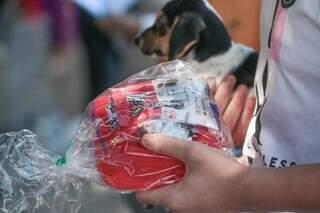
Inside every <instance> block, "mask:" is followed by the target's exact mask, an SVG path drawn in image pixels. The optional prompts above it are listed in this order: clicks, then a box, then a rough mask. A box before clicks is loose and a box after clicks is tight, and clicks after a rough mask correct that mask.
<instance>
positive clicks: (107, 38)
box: [0, 0, 260, 213]
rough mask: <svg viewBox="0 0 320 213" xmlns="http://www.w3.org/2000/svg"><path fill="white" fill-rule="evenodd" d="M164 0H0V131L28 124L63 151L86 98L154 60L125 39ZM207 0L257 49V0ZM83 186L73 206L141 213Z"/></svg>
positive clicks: (127, 199) (126, 199)
mask: <svg viewBox="0 0 320 213" xmlns="http://www.w3.org/2000/svg"><path fill="white" fill-rule="evenodd" d="M166 2H167V0H118V1H114V0H0V133H3V132H8V131H17V130H20V129H30V130H32V131H34V132H35V133H36V134H37V135H38V136H39V140H40V141H41V142H42V143H43V145H44V146H45V147H46V148H48V149H50V150H52V151H53V152H56V153H63V151H64V150H65V149H66V147H67V145H68V141H69V140H70V138H71V137H72V135H73V133H74V131H75V129H76V128H77V125H78V123H79V121H80V119H81V116H82V113H83V112H84V110H85V108H86V105H87V104H88V103H89V102H90V100H92V99H93V98H94V97H96V96H97V95H99V94H100V93H101V92H102V91H104V90H105V89H107V88H108V87H110V86H112V85H113V84H115V83H117V82H119V81H121V80H124V79H125V78H126V77H128V76H129V75H131V74H133V73H136V72H138V71H141V70H143V69H145V68H147V67H149V66H151V65H154V64H155V63H156V61H153V60H151V59H149V58H147V57H145V56H143V55H141V54H140V52H139V51H138V49H137V48H136V47H134V45H133V42H132V40H133V38H134V36H135V35H136V34H137V33H138V32H139V31H141V30H142V29H144V28H146V27H147V26H149V25H151V24H152V23H153V22H154V20H155V17H156V13H157V12H158V11H159V10H160V8H161V7H162V6H163V5H164V4H165V3H166ZM211 3H212V4H213V5H214V7H215V8H216V9H217V10H218V12H219V13H220V14H221V15H222V17H223V19H224V21H225V24H226V26H227V27H228V29H229V31H230V33H231V34H232V36H233V38H234V39H235V40H236V41H238V42H242V43H245V44H247V45H249V46H251V47H254V48H255V49H257V50H258V49H259V12H260V1H258V0H246V1H242V0H211ZM87 191H88V192H87V193H86V194H85V195H84V199H83V203H84V205H83V208H82V210H81V212H89V211H91V212H95V213H99V212H105V213H108V212H110V213H117V212H119V213H126V212H128V213H134V212H139V213H140V212H145V210H143V208H142V207H141V206H140V205H139V204H138V203H137V202H136V201H135V200H134V199H133V197H132V196H125V195H118V194H116V193H113V192H111V191H106V190H105V189H100V188H98V187H97V186H88V190H87ZM148 212H163V210H161V209H154V210H152V211H148Z"/></svg>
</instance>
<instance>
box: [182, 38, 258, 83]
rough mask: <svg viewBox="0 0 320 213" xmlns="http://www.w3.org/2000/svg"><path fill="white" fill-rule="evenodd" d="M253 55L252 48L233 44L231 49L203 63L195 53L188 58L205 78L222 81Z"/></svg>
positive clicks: (192, 52)
mask: <svg viewBox="0 0 320 213" xmlns="http://www.w3.org/2000/svg"><path fill="white" fill-rule="evenodd" d="M252 53H253V50H252V49H251V48H248V47H246V46H244V45H242V44H237V43H234V42H232V45H231V47H230V48H229V49H228V50H227V51H226V52H224V53H222V54H219V55H213V56H211V57H209V58H208V59H207V60H205V61H203V62H199V60H197V58H196V54H195V52H194V51H191V52H190V54H189V55H187V56H186V58H185V59H186V60H187V61H188V62H190V63H191V64H192V65H193V66H194V67H195V68H196V69H197V70H198V72H200V73H201V74H202V75H203V76H204V77H205V78H217V79H218V80H221V79H222V78H224V77H225V76H226V75H227V74H228V73H230V72H234V71H236V70H237V68H238V67H240V66H241V64H242V63H243V62H244V61H245V60H246V59H247V58H248V57H249V55H250V54H252Z"/></svg>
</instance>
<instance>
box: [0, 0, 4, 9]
mask: <svg viewBox="0 0 320 213" xmlns="http://www.w3.org/2000/svg"><path fill="white" fill-rule="evenodd" d="M3 3H4V0H0V12H1V10H2V6H3Z"/></svg>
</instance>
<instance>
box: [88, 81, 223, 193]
mask: <svg viewBox="0 0 320 213" xmlns="http://www.w3.org/2000/svg"><path fill="white" fill-rule="evenodd" d="M157 103H159V100H158V97H157V94H156V89H155V88H154V85H153V83H152V81H144V82H140V83H126V84H122V85H121V87H119V86H118V87H116V88H112V89H110V90H108V91H107V92H106V93H104V94H103V95H101V96H100V97H98V98H96V99H95V100H94V101H93V102H92V103H91V105H90V107H89V109H90V115H91V119H92V120H93V121H94V123H95V126H96V131H97V132H96V135H97V137H96V139H95V140H94V143H95V148H96V159H97V169H98V171H99V172H100V173H101V178H102V180H103V181H104V183H105V184H106V185H108V186H111V187H112V188H113V189H116V190H119V191H143V190H150V189H154V188H158V187H161V186H165V185H168V184H172V183H176V182H179V181H180V180H181V179H182V177H183V176H184V174H185V171H186V170H185V166H184V164H183V163H182V162H180V161H178V160H176V159H173V158H171V157H167V156H163V155H160V154H157V153H154V152H151V151H149V150H147V149H145V148H144V147H143V146H142V144H141V137H142V136H143V134H144V133H145V131H146V130H145V129H144V128H142V126H143V125H147V124H148V122H161V118H162V117H161V116H162V111H161V106H157ZM182 125H184V124H182ZM184 127H185V128H186V129H189V130H190V131H189V132H190V133H189V134H190V138H191V139H192V140H193V141H196V142H199V143H205V144H207V145H209V146H211V147H214V148H219V149H220V148H221V145H220V144H221V143H219V139H217V137H216V135H215V134H213V133H212V131H209V129H208V128H207V127H203V126H192V125H188V124H185V126H184Z"/></svg>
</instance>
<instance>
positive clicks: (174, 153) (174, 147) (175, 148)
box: [142, 134, 194, 163]
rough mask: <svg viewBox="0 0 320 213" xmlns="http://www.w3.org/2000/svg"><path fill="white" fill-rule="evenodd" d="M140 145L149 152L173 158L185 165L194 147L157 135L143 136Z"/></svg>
mask: <svg viewBox="0 0 320 213" xmlns="http://www.w3.org/2000/svg"><path fill="white" fill-rule="evenodd" d="M142 144H143V145H144V146H145V147H146V148H147V149H149V150H151V151H154V152H157V153H160V154H163V155H167V156H170V157H174V158H176V159H179V160H181V161H183V162H185V163H186V162H187V161H188V160H189V157H190V152H191V149H192V147H193V146H194V145H193V143H189V142H187V141H181V140H177V139H174V138H170V137H166V136H163V135H158V134H146V135H144V136H143V138H142Z"/></svg>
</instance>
